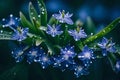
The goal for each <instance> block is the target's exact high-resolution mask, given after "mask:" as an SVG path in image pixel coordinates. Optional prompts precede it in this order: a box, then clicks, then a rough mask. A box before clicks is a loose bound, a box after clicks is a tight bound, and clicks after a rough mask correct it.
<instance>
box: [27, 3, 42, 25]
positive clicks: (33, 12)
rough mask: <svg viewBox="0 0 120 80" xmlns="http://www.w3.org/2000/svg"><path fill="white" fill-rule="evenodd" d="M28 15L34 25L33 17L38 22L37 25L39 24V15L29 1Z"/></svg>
mask: <svg viewBox="0 0 120 80" xmlns="http://www.w3.org/2000/svg"><path fill="white" fill-rule="evenodd" d="M29 16H30V20H31V22H32V23H33V25H34V21H33V19H34V20H35V21H37V22H39V25H40V16H39V15H38V13H37V11H36V10H35V8H34V6H33V5H32V3H31V2H30V3H29Z"/></svg>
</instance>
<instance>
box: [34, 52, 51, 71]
mask: <svg viewBox="0 0 120 80" xmlns="http://www.w3.org/2000/svg"><path fill="white" fill-rule="evenodd" d="M35 62H39V63H40V64H41V66H42V68H43V69H45V68H47V67H48V66H49V65H50V64H52V62H51V58H50V57H49V56H48V55H47V54H46V53H41V54H40V56H39V57H38V59H37V60H35Z"/></svg>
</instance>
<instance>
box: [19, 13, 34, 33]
mask: <svg viewBox="0 0 120 80" xmlns="http://www.w3.org/2000/svg"><path fill="white" fill-rule="evenodd" d="M20 19H21V23H22V25H23V27H28V28H29V29H30V31H31V32H36V28H35V27H34V26H33V25H32V24H31V23H30V22H29V21H28V20H27V19H26V17H25V16H24V14H23V13H22V12H20Z"/></svg>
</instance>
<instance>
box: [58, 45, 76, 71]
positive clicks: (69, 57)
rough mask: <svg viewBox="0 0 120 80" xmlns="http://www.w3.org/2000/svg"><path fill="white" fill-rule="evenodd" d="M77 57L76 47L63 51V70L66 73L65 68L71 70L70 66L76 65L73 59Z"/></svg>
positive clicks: (67, 47)
mask: <svg viewBox="0 0 120 80" xmlns="http://www.w3.org/2000/svg"><path fill="white" fill-rule="evenodd" d="M75 56H76V53H75V52H74V46H72V47H71V46H69V45H68V46H66V47H65V48H62V49H61V53H60V57H61V64H60V65H62V66H61V69H62V70H63V71H64V70H65V68H69V66H70V65H72V64H74V63H75V62H74V60H73V58H74V57H75Z"/></svg>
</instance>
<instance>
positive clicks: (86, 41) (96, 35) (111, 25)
mask: <svg viewBox="0 0 120 80" xmlns="http://www.w3.org/2000/svg"><path fill="white" fill-rule="evenodd" d="M119 22H120V18H117V19H116V20H114V21H113V22H112V23H111V24H109V25H108V26H107V27H105V28H104V29H103V30H101V31H100V32H99V33H97V34H95V35H93V36H91V37H89V38H87V39H86V40H85V41H84V42H83V43H84V44H88V43H90V42H93V41H94V40H96V39H98V38H101V37H103V36H105V35H106V34H108V33H109V32H110V31H112V30H113V29H114V28H115V27H116V25H117V24H118V23H119Z"/></svg>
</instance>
